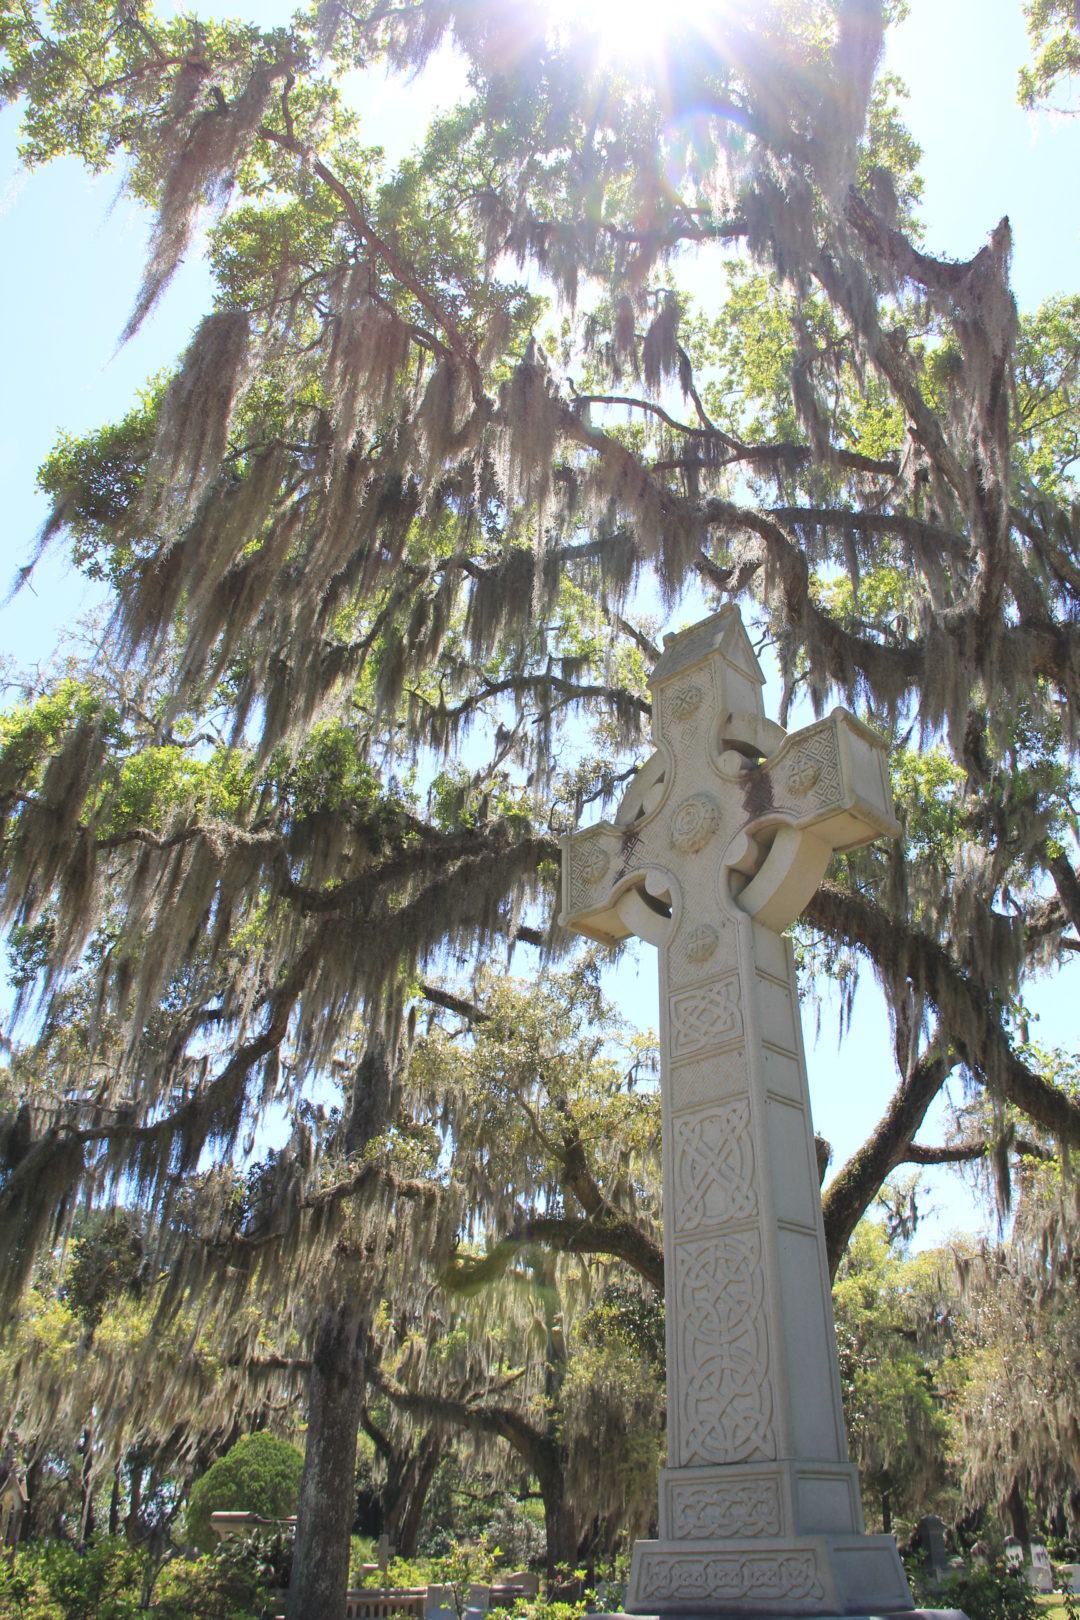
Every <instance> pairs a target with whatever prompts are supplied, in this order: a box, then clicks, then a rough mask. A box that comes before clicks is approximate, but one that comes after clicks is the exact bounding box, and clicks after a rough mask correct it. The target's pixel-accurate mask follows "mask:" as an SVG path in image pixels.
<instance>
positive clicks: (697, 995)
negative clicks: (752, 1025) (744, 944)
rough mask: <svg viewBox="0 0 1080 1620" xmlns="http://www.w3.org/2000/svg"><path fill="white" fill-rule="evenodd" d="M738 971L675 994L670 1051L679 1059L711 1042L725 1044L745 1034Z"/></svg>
mask: <svg viewBox="0 0 1080 1620" xmlns="http://www.w3.org/2000/svg"><path fill="white" fill-rule="evenodd" d="M739 994H740V992H739V975H738V974H737V973H729V974H727V975H726V976H725V977H724V978H722V979H709V980H708V981H707V982H706V983H705V984H701V985H695V986H694V988H693V989H692V990H684V991H681V992H680V993H679V994H677V995H673V996H672V997H671V1001H670V1009H671V1055H672V1057H673V1058H675V1059H678V1058H682V1057H689V1056H691V1055H692V1054H694V1053H696V1052H706V1051H708V1049H709V1048H710V1047H711V1046H723V1045H725V1044H726V1043H727V1042H729V1041H737V1040H740V1039H741V1038H742V1032H743V1019H742V1009H741V1008H740V1006H739Z"/></svg>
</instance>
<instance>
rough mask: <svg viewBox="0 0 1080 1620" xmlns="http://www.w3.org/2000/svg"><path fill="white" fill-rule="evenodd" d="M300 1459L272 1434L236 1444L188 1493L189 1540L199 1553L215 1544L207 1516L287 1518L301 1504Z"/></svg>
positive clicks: (297, 1453) (294, 1450)
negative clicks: (236, 1514) (220, 1514)
mask: <svg viewBox="0 0 1080 1620" xmlns="http://www.w3.org/2000/svg"><path fill="white" fill-rule="evenodd" d="M303 1472H304V1454H303V1452H301V1451H297V1449H296V1447H295V1446H291V1445H290V1444H289V1442H288V1441H287V1440H279V1439H278V1438H277V1436H276V1435H273V1434H248V1435H245V1436H244V1438H243V1439H242V1440H238V1441H237V1442H236V1444H235V1446H232V1447H231V1448H230V1449H229V1450H228V1451H227V1452H226V1453H225V1455H224V1457H219V1458H218V1460H217V1462H215V1463H211V1465H210V1467H209V1468H208V1469H207V1470H206V1473H205V1474H204V1475H203V1476H202V1478H201V1479H198V1480H196V1481H195V1484H194V1485H193V1486H192V1488H191V1496H190V1498H189V1499H188V1508H187V1535H188V1540H189V1541H190V1542H191V1543H192V1545H193V1546H195V1547H198V1548H199V1550H200V1551H201V1552H211V1551H212V1550H213V1549H214V1548H215V1547H216V1546H217V1542H218V1538H217V1536H216V1535H215V1534H214V1531H213V1530H212V1529H211V1528H210V1515H211V1513H220V1512H225V1513H258V1514H260V1515H261V1517H262V1518H264V1519H287V1518H290V1517H291V1516H292V1515H293V1514H294V1513H295V1512H296V1508H297V1503H298V1502H299V1500H300V1479H301V1476H302V1474H303Z"/></svg>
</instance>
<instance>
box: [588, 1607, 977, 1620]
mask: <svg viewBox="0 0 1080 1620" xmlns="http://www.w3.org/2000/svg"><path fill="white" fill-rule="evenodd" d="M739 1612H741V1613H743V1614H745V1615H747V1616H749V1615H751V1614H752V1615H753V1617H754V1620H788V1616H787V1615H786V1614H781V1613H777V1612H775V1611H772V1610H766V1611H758V1610H757V1609H753V1610H750V1609H744V1610H742V1611H737V1610H733V1611H732V1613H733V1614H734V1613H739ZM669 1613H677V1614H678V1616H679V1620H715V1614H716V1611H715V1610H714V1609H709V1610H705V1609H678V1610H666V1611H663V1612H656V1613H653V1614H643V1615H639V1614H636V1613H635V1614H634V1615H632V1616H631V1615H630V1614H629V1612H628V1611H621V1612H619V1613H614V1612H612V1613H610V1614H593V1615H590V1616H589V1620H666V1616H667V1614H669ZM820 1620H967V1615H966V1614H965V1613H964V1611H963V1610H962V1609H890V1610H889V1612H888V1615H885V1614H883V1613H880V1612H878V1613H876V1614H865V1613H864V1614H858V1615H850V1614H849V1615H822V1616H821V1617H820Z"/></svg>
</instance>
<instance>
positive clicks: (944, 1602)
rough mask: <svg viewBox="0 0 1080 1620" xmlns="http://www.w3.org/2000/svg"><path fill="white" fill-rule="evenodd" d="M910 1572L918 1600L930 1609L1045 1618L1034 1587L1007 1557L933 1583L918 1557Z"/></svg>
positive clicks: (1001, 1619)
mask: <svg viewBox="0 0 1080 1620" xmlns="http://www.w3.org/2000/svg"><path fill="white" fill-rule="evenodd" d="M907 1572H908V1575H909V1576H910V1577H911V1584H912V1587H913V1589H914V1592H915V1601H916V1603H920V1604H923V1605H925V1606H926V1607H927V1608H934V1609H960V1610H962V1612H963V1613H964V1614H965V1615H966V1616H967V1620H1041V1617H1042V1606H1041V1604H1040V1603H1039V1600H1038V1598H1037V1597H1036V1595H1035V1590H1034V1588H1033V1587H1032V1586H1031V1584H1030V1582H1029V1581H1028V1580H1027V1577H1026V1576H1025V1575H1024V1574H1023V1572H1022V1571H1021V1570H1019V1569H1011V1568H1010V1567H1009V1565H1008V1564H1007V1563H1006V1562H1005V1560H1004V1559H1003V1558H992V1559H991V1560H990V1561H989V1562H987V1563H985V1564H969V1565H967V1566H966V1567H965V1568H964V1569H962V1570H957V1571H955V1573H952V1574H949V1575H947V1576H945V1577H944V1579H942V1580H940V1581H937V1582H933V1583H931V1582H929V1581H927V1579H926V1573H925V1568H924V1566H923V1565H922V1564H921V1562H919V1561H918V1560H909V1562H908V1564H907Z"/></svg>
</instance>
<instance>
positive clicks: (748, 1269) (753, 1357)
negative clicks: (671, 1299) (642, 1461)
mask: <svg viewBox="0 0 1080 1620" xmlns="http://www.w3.org/2000/svg"><path fill="white" fill-rule="evenodd" d="M676 1252H677V1259H676V1300H675V1313H676V1322H677V1324H678V1357H679V1381H678V1382H679V1407H680V1411H679V1455H678V1456H677V1457H676V1458H674V1459H673V1462H674V1465H675V1466H676V1467H686V1466H687V1465H688V1464H690V1465H692V1464H695V1463H736V1462H748V1461H750V1460H755V1461H765V1460H771V1459H772V1458H774V1457H775V1456H776V1435H775V1432H774V1428H773V1399H772V1385H771V1382H770V1367H769V1335H768V1328H767V1325H766V1320H765V1277H764V1270H763V1267H762V1262H761V1238H760V1236H759V1234H758V1233H757V1232H756V1231H751V1232H732V1233H731V1234H730V1235H728V1236H726V1237H720V1238H709V1239H705V1240H702V1239H698V1240H695V1241H694V1242H687V1243H680V1244H679V1245H678V1246H677V1251H676Z"/></svg>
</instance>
